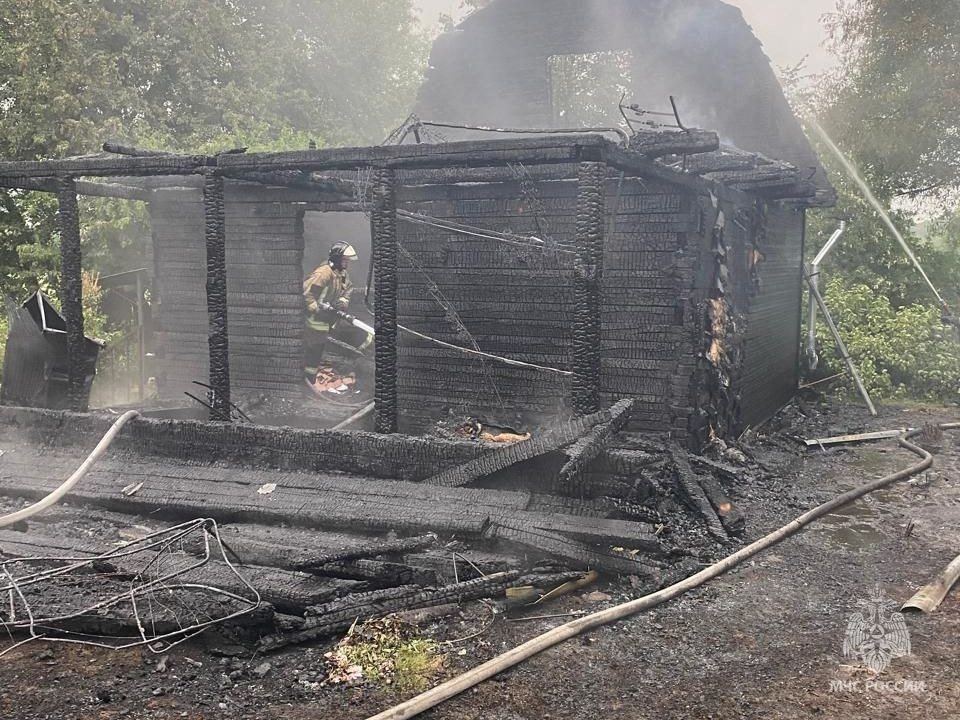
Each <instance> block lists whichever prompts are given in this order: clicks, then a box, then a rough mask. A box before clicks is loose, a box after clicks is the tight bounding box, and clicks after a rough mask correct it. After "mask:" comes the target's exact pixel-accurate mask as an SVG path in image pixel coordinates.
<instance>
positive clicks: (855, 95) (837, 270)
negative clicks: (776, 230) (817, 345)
mask: <svg viewBox="0 0 960 720" xmlns="http://www.w3.org/2000/svg"><path fill="white" fill-rule="evenodd" d="M826 23H827V29H828V31H829V34H830V44H831V47H832V49H833V50H834V52H835V53H836V54H837V56H838V58H839V60H840V65H839V67H838V69H837V70H836V72H835V73H834V74H833V75H832V76H831V77H830V78H829V79H827V81H825V82H822V83H819V84H818V85H817V86H816V88H815V89H814V90H812V91H808V92H807V93H805V94H803V93H801V94H800V95H799V97H796V99H797V100H798V105H799V107H800V109H801V112H803V113H804V114H808V113H811V114H815V115H816V116H817V117H818V118H819V120H820V123H821V124H822V125H823V126H824V127H825V128H826V130H827V132H828V133H829V134H830V135H831V137H832V138H833V140H834V141H835V142H836V143H837V144H838V145H839V146H840V147H841V148H842V149H843V150H844V152H845V153H847V154H848V155H849V156H850V157H851V158H852V160H853V161H854V163H855V165H857V167H858V168H859V169H860V171H861V173H862V175H863V176H864V178H865V179H866V181H867V183H868V184H869V185H870V186H871V187H872V188H873V189H874V192H875V194H876V195H877V196H878V198H879V200H880V202H882V203H884V204H885V205H887V206H891V207H892V208H893V210H892V211H891V217H892V219H893V222H894V223H895V224H896V225H897V227H898V228H899V229H900V231H901V233H902V234H903V235H904V236H905V238H906V239H907V242H908V243H909V244H910V245H911V247H913V248H914V250H915V252H916V254H917V256H918V257H919V258H920V262H921V264H922V265H923V267H924V269H925V270H926V272H927V274H928V275H929V276H930V279H931V281H932V283H933V284H934V286H935V287H937V288H938V289H939V291H940V292H941V294H942V295H943V296H944V298H945V299H946V300H947V302H948V303H950V304H951V305H952V308H953V311H954V312H957V309H958V307H960V219H958V217H960V215H958V208H957V204H956V199H957V190H958V189H960V119H958V113H957V108H958V107H960V6H958V4H957V1H956V0H909V1H907V0H843V1H842V2H839V3H838V10H837V12H836V13H834V14H832V15H829V16H827V18H826ZM797 79H798V69H797V68H793V69H791V70H790V71H789V72H787V73H786V78H785V80H786V84H787V86H788V87H790V86H792V85H795V83H796V81H797ZM810 136H811V141H812V142H814V144H816V145H819V140H818V138H817V136H816V135H815V134H814V133H810ZM819 149H820V155H821V158H823V160H824V162H825V165H826V166H827V168H828V171H829V172H830V176H831V181H832V182H833V183H834V185H835V186H836V188H837V191H838V202H837V206H836V207H835V208H833V209H830V210H826V211H822V212H819V213H811V214H810V225H809V229H808V243H807V251H808V260H809V259H810V258H811V257H812V255H813V254H814V253H816V252H817V251H818V250H819V248H820V247H821V246H822V245H823V243H824V242H825V241H826V238H827V237H828V236H829V234H830V233H831V232H832V231H833V229H834V228H835V227H836V226H837V224H838V222H839V220H841V219H844V220H846V221H847V222H848V223H849V227H848V230H847V232H846V234H845V235H844V236H843V238H842V240H841V241H840V243H839V244H838V245H837V246H836V248H835V249H834V251H833V252H832V253H831V254H830V255H829V257H828V259H827V260H826V261H825V262H824V264H823V268H822V272H823V278H824V279H825V278H829V282H828V283H827V293H826V295H827V302H828V304H829V305H830V307H831V309H832V310H833V311H834V312H835V313H836V315H837V317H836V319H837V323H838V325H839V326H840V331H841V334H842V335H843V336H844V338H845V341H846V342H847V343H848V345H849V349H850V353H851V355H852V356H853V357H854V360H855V361H856V362H857V364H858V366H859V367H860V369H861V372H862V373H863V375H864V377H865V380H866V382H867V384H868V386H869V387H870V389H871V392H873V393H874V394H875V395H876V396H877V398H879V399H882V398H884V397H891V396H896V397H900V396H904V395H914V396H918V397H923V398H945V397H952V398H953V399H956V398H957V394H956V393H957V389H958V387H960V360H958V358H960V343H958V342H957V338H956V336H955V333H954V332H953V331H952V330H951V329H950V328H949V327H948V326H945V325H944V324H943V323H941V322H940V309H939V308H938V307H937V301H936V298H935V296H934V295H933V293H932V291H931V290H930V289H929V288H928V287H927V285H926V283H925V282H924V281H923V279H922V277H921V275H920V274H919V272H918V271H917V270H916V269H915V268H914V267H913V265H912V264H911V263H910V261H909V260H908V258H907V257H906V255H905V254H904V252H903V250H902V249H901V248H900V246H899V245H898V244H897V242H896V240H895V239H894V238H893V237H892V236H891V234H890V231H889V230H888V229H887V228H886V227H885V226H884V225H883V223H882V222H881V220H880V218H879V216H878V214H877V213H876V211H875V210H874V209H873V208H872V207H871V206H870V205H869V204H868V203H867V201H866V200H865V198H864V197H863V196H862V194H861V193H860V191H859V190H858V188H857V187H856V186H855V185H854V184H853V183H852V181H851V180H850V178H849V177H847V176H846V174H845V173H844V171H843V170H842V168H841V167H840V166H839V164H838V163H836V162H835V159H834V158H833V156H832V155H831V154H830V152H829V150H827V149H826V148H825V147H823V146H820V147H819ZM918 214H919V215H921V216H930V215H933V216H934V218H935V219H934V221H933V222H928V223H926V226H927V227H926V232H923V233H921V232H918V227H917V216H918ZM818 334H819V337H820V338H821V340H822V342H823V344H824V350H825V352H824V353H823V359H824V361H825V363H826V365H827V367H825V368H823V372H825V373H830V372H839V371H841V370H842V369H843V365H842V363H841V362H840V360H839V358H838V357H837V356H836V354H835V348H833V343H832V340H831V339H830V337H829V334H828V333H827V330H826V327H823V326H821V327H820V328H819V331H818ZM848 387H849V386H848Z"/></svg>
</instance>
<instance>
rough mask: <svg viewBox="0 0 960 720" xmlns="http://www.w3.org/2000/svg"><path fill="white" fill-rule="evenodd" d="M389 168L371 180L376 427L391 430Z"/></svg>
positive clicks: (393, 317) (393, 213) (393, 303)
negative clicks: (374, 300)
mask: <svg viewBox="0 0 960 720" xmlns="http://www.w3.org/2000/svg"><path fill="white" fill-rule="evenodd" d="M395 180H396V178H395V173H394V171H393V170H391V169H388V168H383V169H380V170H378V171H377V173H376V176H375V181H374V190H373V192H374V206H373V262H374V273H375V278H376V308H375V315H374V330H375V331H376V336H377V345H376V348H377V351H376V360H377V379H376V396H375V400H376V411H377V415H376V418H377V421H376V430H377V432H381V433H395V432H397V427H398V424H397V423H398V408H397V196H396V186H395Z"/></svg>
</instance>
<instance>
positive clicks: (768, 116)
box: [415, 0, 833, 204]
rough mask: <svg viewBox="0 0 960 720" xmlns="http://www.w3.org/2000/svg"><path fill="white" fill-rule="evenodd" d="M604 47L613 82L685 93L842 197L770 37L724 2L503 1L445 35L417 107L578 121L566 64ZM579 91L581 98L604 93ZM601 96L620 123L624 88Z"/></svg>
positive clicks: (702, 113) (692, 106)
mask: <svg viewBox="0 0 960 720" xmlns="http://www.w3.org/2000/svg"><path fill="white" fill-rule="evenodd" d="M603 53H607V54H612V55H614V56H615V58H614V65H613V68H612V73H608V74H607V75H606V76H603V77H602V78H601V79H605V80H607V81H608V84H611V85H614V84H617V83H619V84H620V85H621V86H622V90H623V92H625V94H626V97H627V98H628V102H629V103H631V104H634V105H636V106H638V107H643V108H650V109H651V110H660V111H670V109H671V108H670V106H669V104H668V98H669V97H670V96H673V97H675V98H676V102H677V105H678V106H679V108H680V110H681V113H682V117H683V119H684V124H685V125H689V126H695V127H704V128H711V129H713V130H715V131H716V132H717V134H718V135H719V136H720V138H721V139H722V140H723V142H724V144H729V145H733V146H736V147H739V148H741V149H743V150H747V151H751V152H756V153H761V154H763V155H766V156H768V157H773V158H779V159H783V160H786V161H788V162H790V163H791V164H793V165H794V166H795V167H796V168H797V169H798V172H799V173H800V174H801V175H802V176H804V177H805V178H807V179H808V180H811V181H812V182H813V183H814V184H815V185H816V187H817V189H818V190H819V191H820V194H821V201H822V202H824V203H826V204H831V203H832V201H833V190H832V188H831V186H830V184H829V182H828V180H827V177H826V174H825V173H824V170H823V167H822V165H821V164H820V161H819V159H818V157H817V154H816V152H815V151H814V150H813V148H812V147H811V146H810V144H809V142H808V141H807V139H806V137H805V136H804V133H803V130H802V129H801V127H800V123H799V122H798V121H797V119H796V117H795V116H794V114H793V112H792V111H791V109H790V106H789V104H788V103H787V100H786V98H785V97H784V93H783V90H782V88H781V87H780V84H779V82H778V81H777V78H776V77H775V75H774V73H773V71H772V69H771V67H770V62H769V60H768V59H767V57H766V55H765V54H764V52H763V48H762V46H761V44H760V41H759V40H757V38H756V37H755V36H754V34H753V32H752V30H751V29H750V26H749V25H748V24H747V22H746V20H744V18H743V15H742V13H741V12H740V10H739V9H738V8H735V7H732V6H731V5H728V4H726V3H725V2H722V1H721V0H689V1H688V2H682V3H681V2H672V1H671V0H493V2H490V3H489V4H488V5H486V6H485V7H483V8H482V9H480V10H477V11H476V12H474V13H472V14H471V15H469V16H468V17H467V18H466V19H465V20H464V21H463V22H462V23H460V24H459V25H458V26H457V27H456V28H454V29H453V30H451V31H449V32H447V33H445V34H444V35H442V36H441V37H440V38H438V39H437V41H436V42H435V44H434V47H433V52H432V54H431V57H430V63H429V70H428V72H427V77H426V80H425V82H424V84H423V86H422V88H421V91H420V96H419V99H418V102H417V107H416V111H415V112H416V113H417V114H418V115H419V116H421V117H424V118H431V119H435V120H442V121H444V122H451V123H469V124H472V125H487V126H494V127H534V128H557V127H568V126H569V123H570V118H569V113H566V112H565V111H566V110H567V109H568V108H565V107H558V104H561V105H562V103H563V101H564V88H563V82H562V79H561V78H558V75H557V72H556V71H557V68H558V67H561V66H562V63H558V62H557V61H558V60H562V59H564V58H572V57H576V56H584V55H593V56H596V55H597V54H603ZM611 75H612V82H611V81H610V80H611ZM578 89H579V90H580V98H581V100H582V98H583V96H584V95H587V96H589V95H590V94H591V91H592V89H590V88H583V87H580V88H578ZM598 99H599V100H601V101H603V102H602V104H603V105H605V106H606V109H607V110H609V111H612V112H611V113H610V114H609V115H608V117H609V118H610V120H612V121H614V122H616V121H618V120H619V119H620V118H619V117H618V116H617V115H616V96H614V95H611V96H610V97H605V98H598ZM652 117H656V116H655V115H654V116H652ZM658 119H661V118H658ZM667 122H669V121H667Z"/></svg>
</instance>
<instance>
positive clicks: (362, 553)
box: [293, 533, 437, 572]
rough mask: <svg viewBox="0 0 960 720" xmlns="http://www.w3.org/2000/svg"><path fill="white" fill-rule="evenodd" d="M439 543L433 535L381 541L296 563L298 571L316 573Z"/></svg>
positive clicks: (329, 551) (331, 552) (307, 558)
mask: <svg viewBox="0 0 960 720" xmlns="http://www.w3.org/2000/svg"><path fill="white" fill-rule="evenodd" d="M436 542H437V536H436V535H433V534H432V533H431V534H427V535H418V536H416V537H409V538H400V539H399V540H390V541H386V540H380V541H374V542H372V543H369V544H368V545H365V546H359V547H350V548H344V549H343V550H327V551H325V552H323V553H320V554H315V555H313V557H305V558H303V559H302V560H300V561H298V562H296V563H295V564H294V565H293V567H294V569H296V570H304V571H308V572H309V571H314V570H318V569H319V568H323V567H324V566H326V565H328V564H330V563H341V562H351V561H353V560H360V559H364V558H371V557H379V556H382V555H403V554H405V553H408V552H415V551H417V550H423V549H425V548H428V547H430V546H431V545H433V544H435V543H436Z"/></svg>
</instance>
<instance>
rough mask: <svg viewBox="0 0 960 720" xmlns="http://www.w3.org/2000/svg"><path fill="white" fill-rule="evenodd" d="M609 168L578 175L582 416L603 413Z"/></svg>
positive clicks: (587, 168)
mask: <svg viewBox="0 0 960 720" xmlns="http://www.w3.org/2000/svg"><path fill="white" fill-rule="evenodd" d="M606 177H607V166H606V164H605V163H601V162H582V163H580V167H579V171H578V183H579V191H578V196H577V258H576V260H575V270H576V278H575V280H574V298H575V301H576V307H575V310H574V320H573V353H572V354H573V358H572V360H573V362H572V368H573V406H574V408H575V409H576V411H577V412H578V413H579V414H580V415H589V414H590V413H595V412H597V411H598V410H599V409H600V382H601V372H602V371H601V367H600V340H601V332H600V328H601V315H600V309H601V299H600V284H601V281H602V278H603V226H604V220H605V212H604V207H605V203H604V187H605V180H606Z"/></svg>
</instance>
